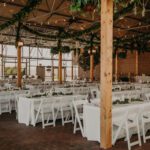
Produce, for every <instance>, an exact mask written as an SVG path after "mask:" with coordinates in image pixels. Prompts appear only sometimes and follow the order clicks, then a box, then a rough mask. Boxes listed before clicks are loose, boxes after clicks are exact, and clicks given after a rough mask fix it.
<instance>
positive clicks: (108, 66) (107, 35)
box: [100, 0, 113, 149]
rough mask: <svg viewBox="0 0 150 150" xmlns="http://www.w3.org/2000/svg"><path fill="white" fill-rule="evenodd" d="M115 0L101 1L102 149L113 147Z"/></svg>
mask: <svg viewBox="0 0 150 150" xmlns="http://www.w3.org/2000/svg"><path fill="white" fill-rule="evenodd" d="M112 52H113V0H101V76H100V77H101V105H100V111H101V114H100V147H101V148H103V149H108V148H110V147H112Z"/></svg>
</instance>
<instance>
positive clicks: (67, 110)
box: [60, 96, 74, 126]
mask: <svg viewBox="0 0 150 150" xmlns="http://www.w3.org/2000/svg"><path fill="white" fill-rule="evenodd" d="M73 100H74V97H73V96H65V97H62V99H61V100H60V111H61V118H62V125H63V126H64V124H65V123H70V122H72V123H74V115H73V106H72V101H73Z"/></svg>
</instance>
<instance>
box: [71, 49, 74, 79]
mask: <svg viewBox="0 0 150 150" xmlns="http://www.w3.org/2000/svg"><path fill="white" fill-rule="evenodd" d="M73 57H74V52H72V62H71V80H73V76H74V75H73V74H74V71H73Z"/></svg>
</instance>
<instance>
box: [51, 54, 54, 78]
mask: <svg viewBox="0 0 150 150" xmlns="http://www.w3.org/2000/svg"><path fill="white" fill-rule="evenodd" d="M51 62H52V66H51V67H52V75H51V76H52V81H54V54H51Z"/></svg>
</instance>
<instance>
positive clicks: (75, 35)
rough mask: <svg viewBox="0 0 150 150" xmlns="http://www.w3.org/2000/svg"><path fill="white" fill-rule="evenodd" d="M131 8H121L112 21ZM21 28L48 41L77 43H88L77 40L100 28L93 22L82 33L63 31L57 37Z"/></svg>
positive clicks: (131, 5)
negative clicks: (71, 40)
mask: <svg viewBox="0 0 150 150" xmlns="http://www.w3.org/2000/svg"><path fill="white" fill-rule="evenodd" d="M133 8H134V3H131V4H128V6H127V7H126V8H123V10H121V11H120V12H117V13H115V15H114V19H115V20H117V19H118V18H120V17H121V16H124V15H125V14H126V13H127V12H129V11H131V10H132V9H133ZM22 27H23V29H24V30H26V31H28V32H30V33H32V34H35V35H38V36H42V37H46V38H49V39H58V38H60V39H69V38H72V39H75V40H79V41H82V42H85V43H88V41H86V40H81V39H79V37H80V36H82V35H83V34H88V33H91V32H92V31H94V30H97V29H99V28H100V22H95V23H93V24H92V26H91V27H89V28H88V29H85V30H82V31H78V32H74V33H72V34H69V33H67V32H65V31H63V33H62V34H61V35H60V36H59V37H58V36H53V35H49V34H43V33H41V32H38V31H35V30H33V29H31V28H29V27H27V26H26V25H23V26H22ZM97 39H98V37H97Z"/></svg>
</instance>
